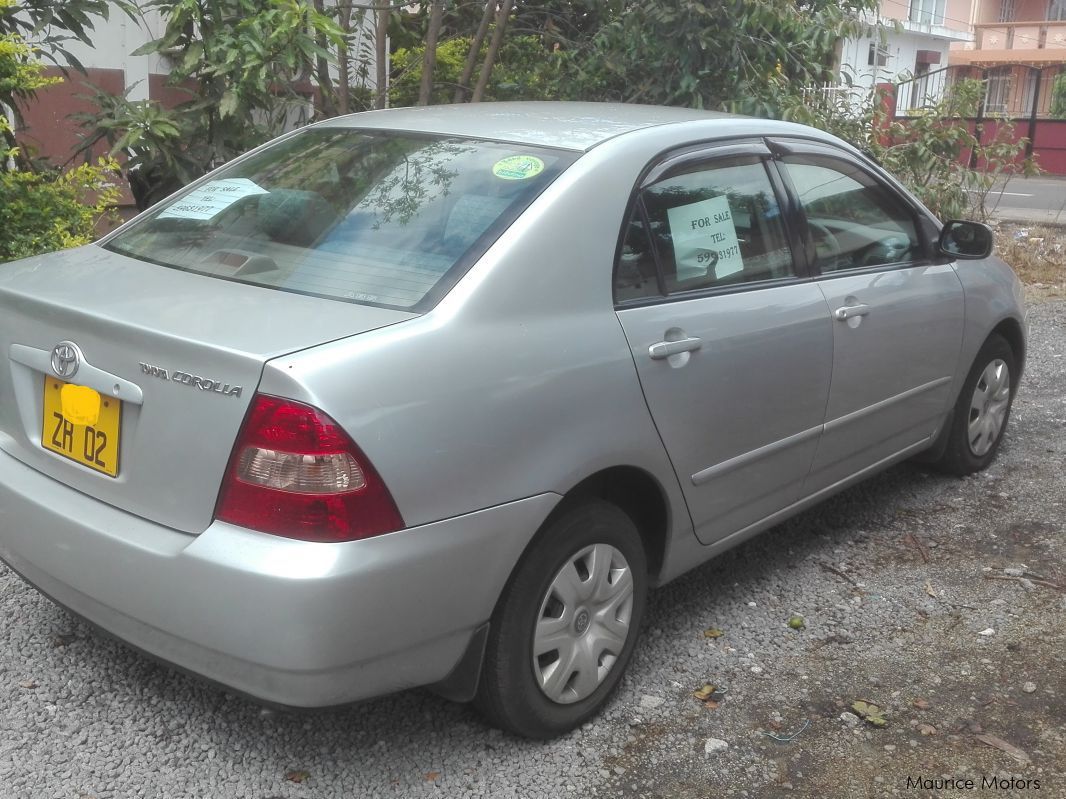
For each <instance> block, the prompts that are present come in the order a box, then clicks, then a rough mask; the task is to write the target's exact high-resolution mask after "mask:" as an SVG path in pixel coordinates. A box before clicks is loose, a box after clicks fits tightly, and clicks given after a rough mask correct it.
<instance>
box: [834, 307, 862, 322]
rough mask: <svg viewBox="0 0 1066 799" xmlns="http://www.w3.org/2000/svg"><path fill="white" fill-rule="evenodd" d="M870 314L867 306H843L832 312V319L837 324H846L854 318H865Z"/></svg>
mask: <svg viewBox="0 0 1066 799" xmlns="http://www.w3.org/2000/svg"><path fill="white" fill-rule="evenodd" d="M868 313H870V306H869V305H844V306H842V307H840V308H837V309H836V310H835V311H833V318H834V319H836V320H837V321H838V322H846V321H848V320H849V319H851V318H853V317H856V316H866V314H868Z"/></svg>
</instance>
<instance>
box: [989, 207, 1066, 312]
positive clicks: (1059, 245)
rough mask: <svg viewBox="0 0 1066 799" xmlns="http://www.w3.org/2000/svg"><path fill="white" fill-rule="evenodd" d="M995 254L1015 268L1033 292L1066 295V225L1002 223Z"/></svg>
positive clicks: (1049, 295) (997, 233)
mask: <svg viewBox="0 0 1066 799" xmlns="http://www.w3.org/2000/svg"><path fill="white" fill-rule="evenodd" d="M996 255H998V256H999V257H1000V258H1002V259H1003V260H1004V261H1006V262H1007V263H1008V264H1010V265H1011V266H1012V267H1013V268H1014V271H1015V272H1016V273H1017V275H1018V277H1019V278H1021V280H1022V282H1023V283H1025V287H1026V290H1027V292H1029V293H1030V294H1033V295H1035V296H1040V297H1066V229H1063V228H1057V227H1041V226H1032V227H1030V226H1026V225H1019V224H1006V223H1000V224H999V225H998V226H997V228H996Z"/></svg>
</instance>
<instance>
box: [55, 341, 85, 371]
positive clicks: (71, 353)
mask: <svg viewBox="0 0 1066 799" xmlns="http://www.w3.org/2000/svg"><path fill="white" fill-rule="evenodd" d="M83 357H84V356H83V355H82V354H81V350H80V349H78V345H77V344H75V343H74V342H73V341H60V342H59V343H58V344H56V345H55V346H54V347H52V371H53V372H55V373H56V377H62V378H64V379H66V378H69V377H74V375H75V374H77V372H78V367H79V366H81V362H82V360H83Z"/></svg>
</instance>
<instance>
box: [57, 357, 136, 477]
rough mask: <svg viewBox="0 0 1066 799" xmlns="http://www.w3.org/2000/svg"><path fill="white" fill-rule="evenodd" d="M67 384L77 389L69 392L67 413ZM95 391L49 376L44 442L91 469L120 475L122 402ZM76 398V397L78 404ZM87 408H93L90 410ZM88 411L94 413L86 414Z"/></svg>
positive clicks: (113, 475) (68, 387)
mask: <svg viewBox="0 0 1066 799" xmlns="http://www.w3.org/2000/svg"><path fill="white" fill-rule="evenodd" d="M65 387H66V388H67V389H68V390H69V389H74V390H75V391H76V392H77V393H76V394H73V395H71V394H69V393H68V398H67V404H66V411H67V413H64V399H63V389H64V388H65ZM95 394H96V393H95V392H93V391H92V390H91V389H86V388H84V387H82V386H73V385H71V384H69V383H64V382H63V381H62V380H56V379H55V378H54V377H45V379H44V421H43V424H42V427H41V445H42V446H43V447H44V448H45V449H50V450H52V452H57V453H59V454H60V455H63V456H64V457H67V458H70V459H71V460H72V461H77V462H78V463H80V464H82V465H83V466H88V467H89V468H90V469H95V470H96V471H98V472H103V473H104V474H106V475H109V476H111V477H116V476H117V475H118V445H119V424H120V422H121V421H122V402H121V401H120V400H117V399H115V398H114V397H107V396H103V395H96V396H94V395H95ZM86 395H88V397H86ZM72 399H76V401H77V405H76V406H75V404H74V403H73V402H72ZM86 408H88V409H89V410H88V411H86V410H85V409H86ZM86 413H88V414H90V415H89V416H85V415H84V414H86ZM75 414H79V415H81V417H80V418H79V416H78V415H75ZM71 415H75V418H74V419H71V418H69V417H70V416H71ZM93 417H95V421H93V422H92V423H86V422H85V420H86V419H91V418H93Z"/></svg>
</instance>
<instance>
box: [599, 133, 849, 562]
mask: <svg viewBox="0 0 1066 799" xmlns="http://www.w3.org/2000/svg"><path fill="white" fill-rule="evenodd" d="M769 157H770V153H769V150H768V149H767V148H766V147H765V146H763V145H762V144H758V145H755V144H748V145H738V146H733V147H723V148H719V149H717V150H713V149H712V150H709V151H703V152H699V153H688V154H687V155H685V156H681V157H677V158H675V159H672V160H668V161H667V162H666V163H664V164H662V165H661V166H660V167H658V168H656V169H655V170H653V171H652V172H651V173H649V175H648V178H647V179H646V180H645V182H644V185H643V186H642V187H641V189H640V190H639V192H638V193H637V195H636V197H635V200H634V203H633V211H632V216H631V217H630V220H629V222H628V226H627V229H626V231H625V233H624V239H623V243H622V246H621V248H620V252H619V256H618V263H617V265H616V271H615V300H616V307H617V315H618V319H619V321H620V322H621V325H622V328H623V330H624V331H625V335H626V337H627V339H628V341H629V345H630V347H631V349H632V352H633V360H634V363H635V364H636V368H637V373H638V375H639V377H640V382H641V385H642V387H643V390H644V396H645V398H646V399H647V403H648V408H649V409H650V411H651V415H652V417H653V419H654V421H655V424H656V426H657V428H658V431H659V434H660V436H661V437H662V440H663V443H664V444H665V446H666V450H667V452H668V453H669V455H670V458H671V460H672V462H673V466H674V469H675V470H676V472H677V476H678V478H679V481H680V483H681V486H682V490H683V492H684V495H685V499H686V500H687V503H688V508H689V511H690V513H691V516H692V521H693V524H694V526H695V530H696V535H697V537H698V538H699V539H700V541H702V542H703V543H705V544H709V543H713V542H715V541H717V540H719V539H721V538H723V537H725V536H727V535H729V534H731V533H734V532H737V531H740V530H743V529H745V528H747V527H748V526H750V525H752V524H755V523H757V522H759V521H760V520H762V519H764V518H765V517H767V516H769V515H771V514H773V513H774V512H776V511H778V510H781V509H782V508H784V507H786V506H788V505H789V504H791V503H793V502H794V501H796V500H797V499H798V497H799V496H800V492H801V489H802V486H803V481H804V478H805V477H806V475H807V473H808V470H809V468H810V466H811V462H812V459H813V457H814V454H815V449H816V447H817V444H818V439H819V436H820V434H821V426H822V420H823V417H824V414H825V403H826V399H827V396H828V390H829V377H830V369H831V366H832V347H833V342H832V335H833V331H832V322H831V321H830V319H829V315H828V311H827V309H826V305H825V299H824V298H823V296H822V293H821V291H820V290H819V288H818V286H817V285H816V284H815V283H813V282H811V281H810V280H808V279H807V278H806V276H805V275H804V274H803V273H802V271H798V270H797V268H796V265H795V262H794V259H793V257H792V249H791V246H790V240H789V227H788V223H787V217H788V216H789V213H790V211H789V209H788V208H787V206H786V205H784V195H783V193H782V191H781V186H780V184H779V183H777V182H776V181H777V178H776V176H774V175H773V174H772V173H771V172H770V171H769V169H768V167H767V162H768V160H769Z"/></svg>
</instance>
